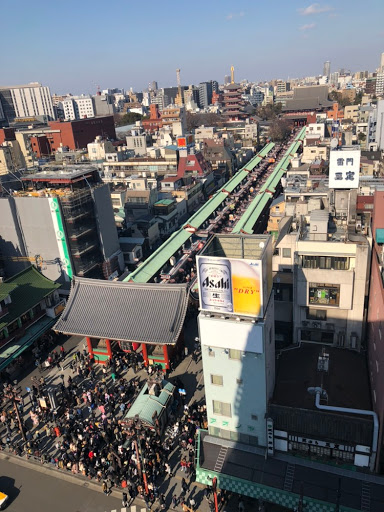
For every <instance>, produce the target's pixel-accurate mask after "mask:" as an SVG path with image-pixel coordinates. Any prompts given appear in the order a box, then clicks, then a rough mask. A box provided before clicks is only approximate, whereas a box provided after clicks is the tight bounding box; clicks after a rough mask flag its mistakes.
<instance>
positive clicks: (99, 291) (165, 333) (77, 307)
mask: <svg viewBox="0 0 384 512" xmlns="http://www.w3.org/2000/svg"><path fill="white" fill-rule="evenodd" d="M187 304H188V294H187V287H186V285H184V284H172V285H167V286H164V285H162V284H160V283H159V284H157V283H145V284H139V283H132V282H129V283H124V282H121V281H116V282H115V281H103V280H99V279H86V278H80V277H75V278H74V279H73V282H72V288H71V293H70V296H69V299H68V302H67V306H66V308H65V310H64V312H63V314H62V316H61V318H60V320H59V321H58V322H57V324H56V325H55V326H54V329H55V330H56V331H58V332H62V333H64V334H71V335H79V336H90V337H94V338H106V339H110V340H119V341H131V342H137V343H150V344H174V343H176V341H177V339H178V337H179V334H180V332H181V328H182V326H183V322H184V319H185V314H186V312H187Z"/></svg>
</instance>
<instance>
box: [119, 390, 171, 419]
mask: <svg viewBox="0 0 384 512" xmlns="http://www.w3.org/2000/svg"><path fill="white" fill-rule="evenodd" d="M161 387H162V389H161V391H160V393H159V395H158V396H156V395H154V394H150V393H149V389H148V383H145V384H144V387H143V389H142V390H141V391H140V393H139V395H138V397H137V398H136V400H135V401H134V402H133V404H132V407H131V408H130V409H129V411H128V412H127V414H126V415H125V416H124V418H123V420H122V421H123V422H126V421H129V420H135V418H137V417H138V419H139V420H141V421H143V422H144V423H145V424H147V425H149V426H151V427H155V424H156V423H155V420H156V418H160V416H161V415H162V413H163V411H165V407H166V405H167V403H168V401H169V400H170V398H171V397H172V395H173V392H174V390H175V386H174V385H173V384H171V383H170V382H168V381H166V380H163V381H162V383H161Z"/></svg>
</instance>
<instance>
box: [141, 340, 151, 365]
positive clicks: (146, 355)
mask: <svg viewBox="0 0 384 512" xmlns="http://www.w3.org/2000/svg"><path fill="white" fill-rule="evenodd" d="M141 350H142V354H143V359H144V364H145V366H148V364H149V360H148V352H147V345H146V344H145V343H142V344H141Z"/></svg>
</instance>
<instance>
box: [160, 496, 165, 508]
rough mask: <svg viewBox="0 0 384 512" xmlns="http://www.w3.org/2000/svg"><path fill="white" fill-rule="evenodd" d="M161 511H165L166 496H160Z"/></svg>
mask: <svg viewBox="0 0 384 512" xmlns="http://www.w3.org/2000/svg"><path fill="white" fill-rule="evenodd" d="M159 503H160V510H165V494H160V496H159Z"/></svg>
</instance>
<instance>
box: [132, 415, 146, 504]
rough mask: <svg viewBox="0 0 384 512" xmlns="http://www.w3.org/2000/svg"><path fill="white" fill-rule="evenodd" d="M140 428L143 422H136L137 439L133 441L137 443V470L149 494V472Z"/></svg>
mask: <svg viewBox="0 0 384 512" xmlns="http://www.w3.org/2000/svg"><path fill="white" fill-rule="evenodd" d="M140 430H141V424H140V423H137V424H136V436H137V439H135V440H134V441H133V442H134V444H135V452H136V459H137V471H138V473H139V476H140V478H142V479H143V482H144V489H145V494H148V481H147V474H146V471H145V458H143V454H142V451H141V438H140Z"/></svg>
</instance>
